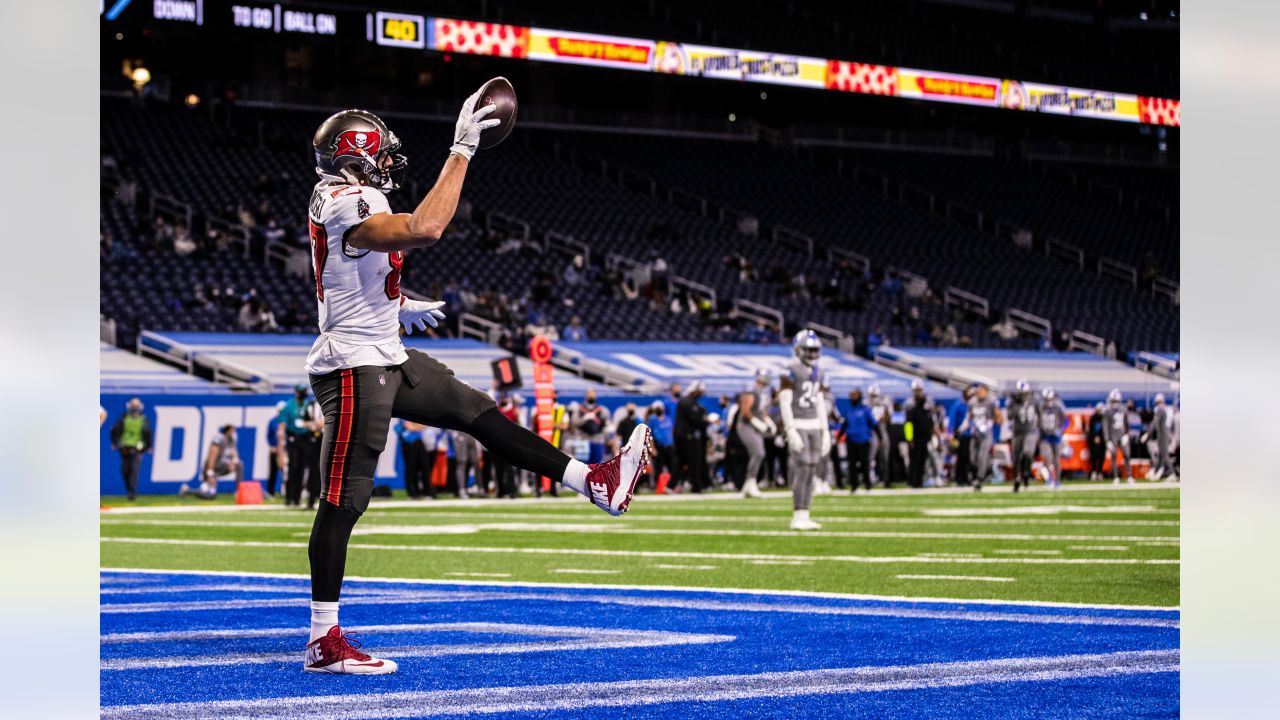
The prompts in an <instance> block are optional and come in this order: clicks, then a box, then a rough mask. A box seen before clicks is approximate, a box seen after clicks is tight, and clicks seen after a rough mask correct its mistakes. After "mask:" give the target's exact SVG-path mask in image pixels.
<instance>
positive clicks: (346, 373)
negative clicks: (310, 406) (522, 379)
mask: <svg viewBox="0 0 1280 720" xmlns="http://www.w3.org/2000/svg"><path fill="white" fill-rule="evenodd" d="M408 355H409V360H408V361H407V362H405V363H404V364H402V365H395V366H392V367H379V366H376V365H364V366H360V367H355V368H344V369H341V370H335V371H333V372H331V373H327V374H325V375H312V376H311V389H312V391H313V392H315V395H316V399H317V400H318V401H319V402H320V407H321V408H322V409H323V410H324V439H323V441H322V442H321V449H320V464H321V466H322V468H323V473H322V474H323V476H324V485H323V488H322V493H321V496H322V499H323V502H321V503H320V509H319V511H318V512H317V513H316V519H315V523H314V524H313V525H312V527H311V542H310V544H309V546H308V552H307V554H308V556H309V558H310V560H311V599H312V600H316V601H320V602H337V600H338V596H339V593H340V591H341V588H342V578H343V574H344V573H345V567H346V562H347V541H348V540H350V538H351V530H352V528H354V527H355V524H356V520H357V519H359V517H360V515H361V514H362V513H364V511H365V510H366V509H367V508H368V507H369V498H370V496H371V495H372V493H373V475H374V471H375V470H376V469H377V466H378V456H379V455H381V454H382V451H383V449H384V448H385V447H386V443H387V431H388V429H389V428H390V426H391V418H392V417H398V418H401V419H403V420H408V421H410V422H415V423H419V424H421V425H430V426H432V427H438V428H445V429H447V430H460V431H462V432H465V433H467V434H469V435H471V436H472V437H474V438H475V439H477V440H479V441H480V443H481V444H482V445H484V446H485V448H487V449H488V450H489V453H490V457H493V456H497V457H500V458H502V459H503V460H505V461H506V462H508V463H511V464H513V465H515V466H516V467H519V468H522V469H525V470H529V471H531V472H534V473H536V474H538V475H540V476H541V475H545V476H547V477H550V478H552V479H554V480H560V479H561V478H563V477H564V470H565V468H566V467H567V466H568V465H569V456H568V455H565V454H564V453H562V452H560V450H558V449H556V447H555V446H554V445H552V444H551V443H548V442H547V441H545V440H543V439H542V438H541V437H539V436H538V435H535V434H534V433H532V432H530V431H529V430H527V429H525V428H523V427H520V426H519V425H517V424H515V423H513V422H511V421H510V420H508V419H507V418H506V416H504V415H503V414H502V413H501V412H499V411H498V408H497V406H496V405H495V404H494V401H493V399H492V398H490V397H489V396H488V395H485V394H484V393H482V392H480V391H479V390H476V389H475V388H473V387H471V386H470V385H467V384H466V383H464V382H462V381H461V380H458V379H457V378H456V377H454V375H453V371H452V370H450V369H449V368H447V367H445V366H444V365H443V364H441V363H440V362H439V361H437V360H435V359H433V358H431V357H430V356H429V355H427V354H426V353H424V352H420V351H418V350H408Z"/></svg>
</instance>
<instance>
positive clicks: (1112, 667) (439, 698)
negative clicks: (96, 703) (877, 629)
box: [101, 650, 1180, 720]
mask: <svg viewBox="0 0 1280 720" xmlns="http://www.w3.org/2000/svg"><path fill="white" fill-rule="evenodd" d="M1179 658H1180V656H1179V652H1178V651H1177V650H1146V651H1137V652H1118V653H1107V654H1099V655H1061V656H1056V657H1033V658H1007V659H1000V660H979V661H969V662H950V663H928V664H923V665H899V666H894V667H875V666H871V667H855V668H833V669H816V670H797V671H791V672H769V673H758V674H753V675H710V676H703V677H694V678H680V677H672V678H654V679H650V680H630V681H622V682H594V683H567V684H557V685H527V686H516V687H491V688H476V689H469V690H435V691H420V692H396V693H367V694H347V695H305V696H299V697H285V698H263V699H258V700H217V701H209V702H187V703H156V704H151V705H146V704H143V705H117V706H107V707H103V708H102V715H101V717H103V718H129V720H187V719H193V720H194V719H195V718H209V717H220V718H233V717H234V718H239V717H244V718H250V717H252V718H282V719H288V720H292V719H294V718H297V719H299V720H301V719H303V718H305V719H307V720H310V719H313V718H318V717H323V718H330V719H331V720H354V719H356V718H399V717H422V716H432V715H437V716H438V715H470V714H482V713H483V714H493V713H509V712H520V711H525V712H533V711H538V712H544V713H545V712H548V711H555V710H577V709H580V708H585V707H625V706H634V705H655V704H661V703H678V702H711V701H724V700H741V699H747V698H783V697H798V696H807V695H841V694H852V693H864V692H884V691H890V690H917V689H926V688H943V687H963V686H969V685H989V684H996V683H1009V682H1045V681H1054V680H1074V679H1080V678H1090V677H1108V676H1115V675H1131V674H1140V673H1142V674H1145V673H1170V672H1178V670H1179V667H1180V659H1179Z"/></svg>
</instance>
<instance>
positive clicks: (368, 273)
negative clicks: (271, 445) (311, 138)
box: [306, 179, 409, 375]
mask: <svg viewBox="0 0 1280 720" xmlns="http://www.w3.org/2000/svg"><path fill="white" fill-rule="evenodd" d="M390 212H391V207H390V205H388V204H387V198H386V196H385V195H383V194H382V192H381V191H380V190H377V189H376V188H371V187H365V186H361V185H350V184H347V183H345V182H342V181H338V180H331V179H325V180H321V181H320V182H319V183H318V184H316V187H315V190H314V191H313V192H312V194H311V205H310V210H309V213H308V215H309V218H308V219H309V221H310V223H309V224H310V233H311V266H312V269H313V270H314V271H315V277H316V304H317V305H318V307H319V310H320V312H319V314H320V336H319V337H317V338H316V341H315V343H314V344H313V345H312V346H311V352H310V353H309V354H308V355H307V364H306V368H307V372H308V373H310V374H312V375H323V374H325V373H329V372H333V371H334V370H339V369H342V368H349V367H359V366H361V365H377V366H383V367H388V366H392V365H400V364H402V363H404V362H406V361H407V360H408V359H409V357H408V355H406V354H405V351H404V343H402V342H401V341H400V322H399V319H398V318H399V314H400V303H401V302H402V299H401V295H400V270H401V268H402V267H403V266H404V253H402V252H398V251H397V252H393V253H382V252H374V251H372V250H357V249H355V248H353V247H351V246H350V245H348V244H347V238H346V236H347V233H348V232H349V231H350V230H351V228H353V227H355V226H357V225H359V224H360V223H362V222H364V221H365V220H366V219H367V218H368V217H369V216H370V215H373V214H376V213H390Z"/></svg>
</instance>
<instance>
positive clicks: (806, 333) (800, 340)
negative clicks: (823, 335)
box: [791, 330, 822, 365]
mask: <svg viewBox="0 0 1280 720" xmlns="http://www.w3.org/2000/svg"><path fill="white" fill-rule="evenodd" d="M791 351H792V352H794V353H795V355H796V357H797V358H798V359H799V360H800V362H802V363H804V364H805V365H816V364H818V360H819V358H821V357H822V341H821V340H819V339H818V334H817V333H815V332H814V331H812V330H801V331H800V332H798V333H796V336H795V338H794V339H792V341H791Z"/></svg>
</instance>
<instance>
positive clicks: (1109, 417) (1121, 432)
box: [1102, 388, 1133, 485]
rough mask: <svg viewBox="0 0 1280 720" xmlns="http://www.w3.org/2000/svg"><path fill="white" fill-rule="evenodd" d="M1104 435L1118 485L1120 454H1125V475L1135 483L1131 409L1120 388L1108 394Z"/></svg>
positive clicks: (1104, 416) (1103, 427)
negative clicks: (1131, 448) (1130, 432)
mask: <svg viewBox="0 0 1280 720" xmlns="http://www.w3.org/2000/svg"><path fill="white" fill-rule="evenodd" d="M1102 417H1103V422H1102V436H1103V437H1104V438H1105V439H1106V441H1107V457H1108V458H1110V460H1111V477H1112V478H1114V482H1115V484H1116V485H1119V484H1120V455H1121V454H1123V456H1124V475H1125V477H1126V478H1128V479H1129V484H1130V485H1132V484H1133V467H1132V466H1131V465H1130V464H1129V452H1130V450H1129V447H1130V444H1129V443H1130V438H1129V409H1128V408H1127V407H1125V404H1124V397H1123V396H1122V395H1121V394H1120V390H1119V388H1117V389H1115V390H1112V391H1111V392H1110V393H1109V394H1108V395H1107V406H1106V408H1105V409H1104V410H1103V415H1102Z"/></svg>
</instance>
